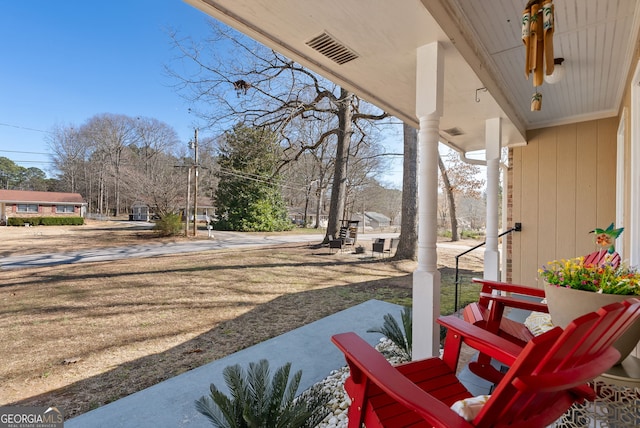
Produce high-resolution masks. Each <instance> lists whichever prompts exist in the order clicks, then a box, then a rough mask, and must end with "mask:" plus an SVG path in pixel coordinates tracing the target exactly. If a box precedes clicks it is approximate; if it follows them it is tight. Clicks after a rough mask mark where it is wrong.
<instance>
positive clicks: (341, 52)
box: [307, 32, 358, 65]
mask: <svg viewBox="0 0 640 428" xmlns="http://www.w3.org/2000/svg"><path fill="white" fill-rule="evenodd" d="M307 45H308V46H310V47H311V48H313V49H315V50H317V51H318V52H320V53H321V54H322V55H324V56H326V57H327V58H329V59H330V60H332V61H335V62H337V63H338V64H340V65H342V64H346V63H347V62H349V61H353V60H354V59H356V58H358V54H356V53H355V52H354V51H352V50H351V49H349V48H348V47H346V46H345V45H343V44H342V43H340V42H339V41H337V40H336V39H334V38H333V37H332V36H331V35H329V34H328V33H327V32H324V33H322V34H320V35H318V36H316V37H314V38H313V39H311V40H309V41H308V42H307Z"/></svg>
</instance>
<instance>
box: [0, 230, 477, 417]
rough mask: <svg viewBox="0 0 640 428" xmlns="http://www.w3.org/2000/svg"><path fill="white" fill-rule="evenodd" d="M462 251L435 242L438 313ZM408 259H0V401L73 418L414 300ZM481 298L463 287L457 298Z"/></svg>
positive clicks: (90, 234)
mask: <svg viewBox="0 0 640 428" xmlns="http://www.w3.org/2000/svg"><path fill="white" fill-rule="evenodd" d="M18 229H19V230H18ZM24 229H30V230H24ZM204 236H205V237H206V231H205V232H204ZM0 239H2V240H3V243H5V245H4V249H3V254H4V255H11V254H27V253H31V254H32V253H37V252H42V251H43V248H44V249H51V248H68V249H71V248H73V249H74V250H75V249H79V248H92V247H93V246H107V245H108V246H116V245H131V244H135V243H147V242H149V241H150V240H154V239H156V240H157V239H158V238H154V237H153V235H152V233H151V232H150V231H144V230H138V229H131V228H130V227H120V226H119V227H117V228H114V227H113V222H111V225H110V224H109V222H101V223H93V224H88V225H86V226H77V227H75V228H73V229H64V228H62V229H61V230H60V233H56V231H55V228H48V227H37V228H2V229H0ZM175 239H185V238H175ZM192 239H193V238H192ZM461 251H462V250H460V251H456V250H443V251H442V252H439V258H440V263H441V264H442V268H441V272H442V280H443V312H451V311H452V309H453V294H452V290H453V269H452V268H449V267H453V266H454V259H453V256H455V254H456V253H460V252H461ZM480 255H481V253H480ZM461 264H462V266H461V267H462V268H463V269H464V270H463V273H464V276H465V278H469V277H470V276H472V275H475V276H478V275H481V271H482V261H481V260H480V259H479V257H478V255H477V253H472V254H470V255H468V256H465V257H464V258H462V259H461ZM414 269H415V263H414V262H409V261H404V262H392V261H388V260H385V261H382V260H381V259H379V258H377V259H372V258H371V257H370V253H369V254H365V255H356V254H348V253H337V254H333V255H332V254H330V253H329V251H328V249H326V248H316V247H313V246H309V245H301V244H291V245H282V246H277V247H270V248H256V249H252V250H246V249H245V250H218V251H209V252H203V253H194V254H186V255H185V254H180V255H175V256H164V257H155V258H147V259H135V258H131V259H126V260H121V261H113V262H100V263H81V264H75V265H62V266H56V267H46V268H30V269H21V270H0V284H1V285H0V329H1V331H2V335H1V336H2V340H1V341H0V359H1V360H2V362H3V364H2V365H0V378H2V379H3V382H2V384H0V405H9V404H20V405H41V406H45V405H47V406H48V405H56V406H60V407H63V408H64V410H65V417H67V418H69V417H73V416H76V415H78V414H81V413H84V412H86V411H88V410H91V409H93V408H96V407H98V406H101V405H103V404H106V403H109V402H111V401H113V400H117V399H118V398H121V397H123V396H126V395H128V394H131V393H133V392H136V391H139V390H141V389H143V388H146V387H148V386H151V385H153V384H156V383H158V382H160V381H162V380H165V379H167V378H170V377H173V376H175V375H178V374H180V373H183V372H185V371H187V370H190V369H192V368H195V367H198V366H200V365H202V364H205V363H207V362H209V361H212V360H215V359H218V358H221V357H223V356H226V355H228V354H231V353H233V352H236V351H238V350H241V349H243V348H246V347H249V346H251V345H254V344H256V343H259V342H261V341H264V340H266V339H269V338H271V337H274V336H276V335H279V334H282V333H284V332H287V331H289V330H291V329H294V328H296V327H299V326H302V325H304V324H307V323H310V322H312V321H315V320H317V319H320V318H322V317H325V316H327V315H330V314H333V313H335V312H337V311H340V310H343V309H346V308H348V307H351V306H353V305H356V304H358V303H361V302H364V301H366V300H369V299H380V300H386V301H390V302H393V303H398V304H409V303H410V301H411V284H412V281H411V272H413V270H414ZM462 282H463V284H468V280H467V279H464V280H463V281H462ZM477 295H478V288H477V287H469V286H468V285H467V286H466V287H464V288H463V296H462V297H461V299H460V301H461V302H465V301H472V300H476V299H477ZM461 304H462V303H461ZM383 315H384V314H380V319H381V322H382V316H383ZM372 327H373V326H372Z"/></svg>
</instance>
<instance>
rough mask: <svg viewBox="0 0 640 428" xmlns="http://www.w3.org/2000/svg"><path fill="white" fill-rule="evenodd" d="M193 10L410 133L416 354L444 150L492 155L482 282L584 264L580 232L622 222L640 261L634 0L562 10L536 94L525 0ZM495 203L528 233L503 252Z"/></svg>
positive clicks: (213, 0) (638, 11)
mask: <svg viewBox="0 0 640 428" xmlns="http://www.w3.org/2000/svg"><path fill="white" fill-rule="evenodd" d="M186 1H187V2H188V3H190V4H192V5H193V6H195V7H197V8H199V9H201V10H202V11H203V12H205V13H207V14H208V15H210V16H212V17H214V18H217V19H219V20H221V21H223V22H225V23H226V24H228V25H230V26H231V27H234V28H236V29H237V30H239V31H241V32H243V33H245V34H247V35H249V36H251V37H253V38H254V39H256V40H258V41H260V42H262V43H264V44H265V45H267V46H269V47H271V48H273V49H275V50H277V51H279V52H281V53H283V54H285V55H287V56H288V57H290V58H292V59H294V60H295V61H297V62H299V63H300V64H302V65H304V66H306V67H308V68H310V69H312V70H313V71H315V72H317V73H319V74H321V75H322V76H324V77H326V78H328V79H330V80H332V81H333V82H335V83H336V84H339V85H340V86H342V87H344V88H346V89H349V90H351V91H353V92H355V93H356V94H357V95H358V96H360V97H362V98H364V99H366V100H367V101H370V102H371V103H373V104H375V105H377V106H378V107H380V108H382V109H384V110H386V111H388V112H389V113H390V114H392V115H394V116H395V117H397V118H399V119H401V120H402V121H403V122H405V123H407V124H410V125H412V126H413V127H415V128H416V129H418V131H419V134H418V135H419V139H418V145H419V150H418V152H419V155H418V156H419V160H418V164H419V171H418V181H419V186H418V188H419V191H418V195H417V197H418V200H419V231H420V232H419V233H420V235H419V244H418V246H419V252H418V268H417V269H416V271H415V273H414V290H413V305H414V311H413V313H414V320H413V325H414V330H415V331H414V334H413V337H414V345H413V346H414V358H422V357H428V356H432V355H436V354H437V352H438V327H437V325H436V323H435V319H436V317H437V316H438V314H439V313H440V311H439V306H440V302H439V298H440V297H439V296H440V277H439V273H438V271H437V268H436V267H437V256H436V220H437V213H436V208H435V207H436V202H437V193H438V188H437V168H438V167H437V146H438V143H439V142H443V143H445V144H447V145H449V146H450V147H452V148H453V149H455V150H457V151H458V152H459V153H460V155H461V156H462V157H466V156H467V154H468V153H469V152H471V151H475V150H484V151H485V159H484V161H483V162H484V163H485V164H486V166H487V246H486V251H485V269H484V276H485V278H487V279H498V278H502V279H506V280H509V281H513V282H518V283H523V284H527V285H536V272H537V268H538V267H539V266H541V265H542V264H543V263H545V262H547V261H548V260H552V259H556V258H562V257H572V256H576V255H580V254H586V253H588V252H589V250H590V249H591V241H590V237H589V235H588V231H589V230H592V229H593V228H595V227H604V226H606V225H607V224H609V223H611V222H613V221H615V223H616V225H617V226H623V227H625V231H626V232H625V234H624V235H623V237H622V240H621V242H620V243H619V244H618V245H617V248H618V249H619V251H620V252H621V253H622V256H623V258H624V259H626V260H628V261H629V263H630V264H631V265H638V264H640V192H638V191H637V189H638V186H639V184H638V183H640V168H639V167H638V163H639V162H640V142H639V141H638V139H639V138H640V137H638V135H639V132H638V129H640V128H638V126H640V125H639V124H640V107H639V106H640V91H638V82H640V78H638V76H640V71H638V70H637V69H636V64H637V63H638V58H639V54H638V47H637V46H638V28H639V25H640V5H639V4H638V3H637V2H635V1H633V0H623V1H619V2H615V3H612V2H601V1H596V0H587V1H582V0H567V1H563V2H557V4H556V5H555V8H556V9H555V35H554V39H555V40H554V49H555V53H554V57H555V58H563V60H564V61H562V62H563V65H564V68H565V73H564V76H563V77H562V78H561V79H560V80H558V81H557V82H555V83H553V84H552V83H546V82H545V83H543V84H541V85H539V86H538V87H535V88H534V87H533V85H532V78H531V77H529V79H527V78H526V77H525V76H526V74H525V73H524V70H525V65H524V58H525V48H524V45H523V41H522V31H521V17H522V10H523V8H524V6H525V2H523V1H519V0H487V1H483V2H478V1H474V0H435V1H429V0H422V1H418V0H415V1H406V2H385V1H374V2H369V3H367V5H366V7H363V5H362V3H361V2H355V1H350V2H343V1H338V0H329V1H326V2H322V3H321V4H318V3H317V2H312V1H308V0H302V1H300V0H279V1H273V2H268V3H266V2H265V3H256V2H253V1H236V0H186ZM326 46H329V48H325V47H326ZM537 93H541V94H542V97H543V102H542V108H541V110H540V111H532V109H531V99H532V94H537ZM503 147H506V148H508V149H509V159H508V161H506V162H505V161H504V159H502V158H501V156H502V148H503ZM501 171H502V172H503V176H502V186H503V188H504V189H505V190H506V192H505V195H506V196H505V199H504V200H503V201H502V202H501V201H499V199H498V191H499V186H500V184H499V183H500V180H499V177H500V173H501ZM500 203H502V207H503V213H504V217H503V222H502V228H503V229H508V228H510V227H512V226H513V224H514V223H515V222H520V223H522V232H520V233H518V234H516V235H514V236H513V237H511V238H510V239H507V240H506V244H505V246H504V247H503V248H502V253H501V252H500V248H499V244H498V234H499V227H498V225H499V222H498V215H499V214H498V213H499V209H498V207H499V205H500Z"/></svg>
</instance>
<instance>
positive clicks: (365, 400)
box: [331, 299, 640, 428]
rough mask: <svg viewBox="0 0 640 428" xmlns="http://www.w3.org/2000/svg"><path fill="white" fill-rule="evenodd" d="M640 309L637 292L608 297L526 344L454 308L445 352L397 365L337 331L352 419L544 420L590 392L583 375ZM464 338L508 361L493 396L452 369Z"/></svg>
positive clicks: (600, 368)
mask: <svg viewBox="0 0 640 428" xmlns="http://www.w3.org/2000/svg"><path fill="white" fill-rule="evenodd" d="M639 317H640V300H637V299H628V300H627V301H625V302H623V303H613V304H611V305H607V306H605V307H603V308H601V309H600V310H599V311H597V312H591V313H589V314H586V315H583V316H581V317H579V318H577V319H575V320H574V321H573V322H571V323H570V324H569V325H568V326H567V328H566V329H564V330H563V329H562V328H560V327H555V328H553V329H552V330H550V331H548V332H546V333H543V334H541V335H539V336H536V337H534V338H533V339H531V340H530V341H529V342H528V343H527V344H526V346H525V347H524V348H522V347H520V346H518V345H516V344H515V343H513V342H511V341H509V340H507V339H505V338H503V337H499V336H497V335H495V334H493V333H491V332H489V331H487V330H485V329H482V328H479V327H477V326H474V325H472V324H469V323H467V322H465V321H463V320H461V319H459V318H457V317H455V316H447V317H441V318H440V319H439V320H438V322H439V323H440V324H441V325H443V326H445V327H446V328H447V329H448V331H447V336H446V338H445V344H444V354H443V356H442V358H436V357H434V358H427V359H424V360H418V361H412V362H410V363H406V364H402V365H399V366H396V367H393V366H391V365H390V364H389V362H388V361H387V360H386V359H385V357H384V356H382V354H380V353H379V352H378V351H376V350H375V349H374V348H372V347H371V346H370V345H369V344H367V343H366V342H365V341H364V340H363V339H362V338H360V337H359V336H357V335H356V334H355V333H342V334H338V335H335V336H333V337H332V339H331V340H332V341H333V342H334V343H335V344H336V346H337V347H338V348H339V349H340V350H341V351H342V352H343V353H344V354H345V357H346V360H347V363H348V365H349V368H350V377H349V378H348V379H347V381H346V383H345V390H346V391H347V393H348V394H349V397H350V398H351V406H350V407H349V427H352V428H355V427H358V428H359V427H361V426H362V424H363V423H364V424H365V425H366V426H367V428H372V427H394V428H399V427H408V426H411V427H423V426H424V427H439V428H456V427H460V428H463V427H465V428H467V427H486V428H489V427H545V426H548V425H550V424H551V423H553V422H554V421H556V420H557V419H558V418H560V417H561V416H562V415H563V413H564V412H565V411H566V410H567V409H569V407H571V406H572V405H573V404H574V403H575V402H582V401H584V400H585V399H586V400H592V399H593V398H594V397H595V392H594V390H593V389H592V388H591V387H590V386H589V384H588V382H590V381H591V380H593V379H594V378H595V377H597V376H599V375H600V374H602V373H603V372H605V371H606V370H608V369H609V368H610V367H612V366H613V365H614V364H615V363H616V361H617V359H618V358H619V356H620V354H619V352H618V351H617V350H615V349H614V348H613V347H612V346H611V344H612V343H613V342H614V341H615V340H616V339H617V338H618V337H619V336H620V335H621V334H622V333H624V332H625V331H626V329H627V328H628V327H630V326H631V325H632V324H633V322H634V321H636V320H637V319H638V318H639ZM462 343H465V344H466V345H468V346H470V347H472V348H474V349H477V350H478V351H480V352H481V353H483V354H486V355H489V356H491V357H492V358H495V359H496V360H498V361H500V362H502V363H503V364H505V366H507V367H509V369H508V371H507V372H506V373H504V374H503V376H502V378H501V379H500V380H499V382H498V383H497V384H496V386H495V389H494V391H493V394H492V395H491V396H483V397H475V398H474V397H472V394H471V393H470V392H469V391H468V390H467V389H466V388H465V387H464V386H463V385H462V383H460V381H459V380H458V378H457V377H456V368H457V365H458V360H459V358H460V350H461V345H462ZM473 403H475V404H473Z"/></svg>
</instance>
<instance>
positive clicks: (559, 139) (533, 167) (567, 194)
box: [511, 118, 617, 286]
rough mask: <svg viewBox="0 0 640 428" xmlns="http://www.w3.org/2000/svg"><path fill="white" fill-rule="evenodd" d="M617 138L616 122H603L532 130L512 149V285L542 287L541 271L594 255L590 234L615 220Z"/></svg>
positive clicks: (611, 120)
mask: <svg viewBox="0 0 640 428" xmlns="http://www.w3.org/2000/svg"><path fill="white" fill-rule="evenodd" d="M616 132H617V118H609V119H601V120H597V121H589V122H582V123H577V124H571V125H563V126H558V127H552V128H545V129H538V130H533V131H530V132H529V134H528V135H527V137H528V144H527V146H525V147H516V148H513V162H514V164H513V195H512V201H513V206H512V208H511V209H512V219H513V222H522V228H523V230H522V232H521V233H519V234H516V235H515V236H514V239H513V246H512V255H513V259H512V280H513V282H515V283H520V284H526V285H531V286H541V285H540V284H538V281H537V271H538V268H539V267H540V266H542V265H543V264H544V263H546V262H548V261H550V260H554V259H556V258H568V257H575V256H580V255H585V254H587V253H589V252H590V251H593V248H594V246H593V245H594V244H593V235H592V234H590V233H589V232H590V231H591V230H593V229H594V228H595V227H607V226H608V225H609V223H611V221H613V220H612V219H615V168H616ZM605 223H606V224H605Z"/></svg>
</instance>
